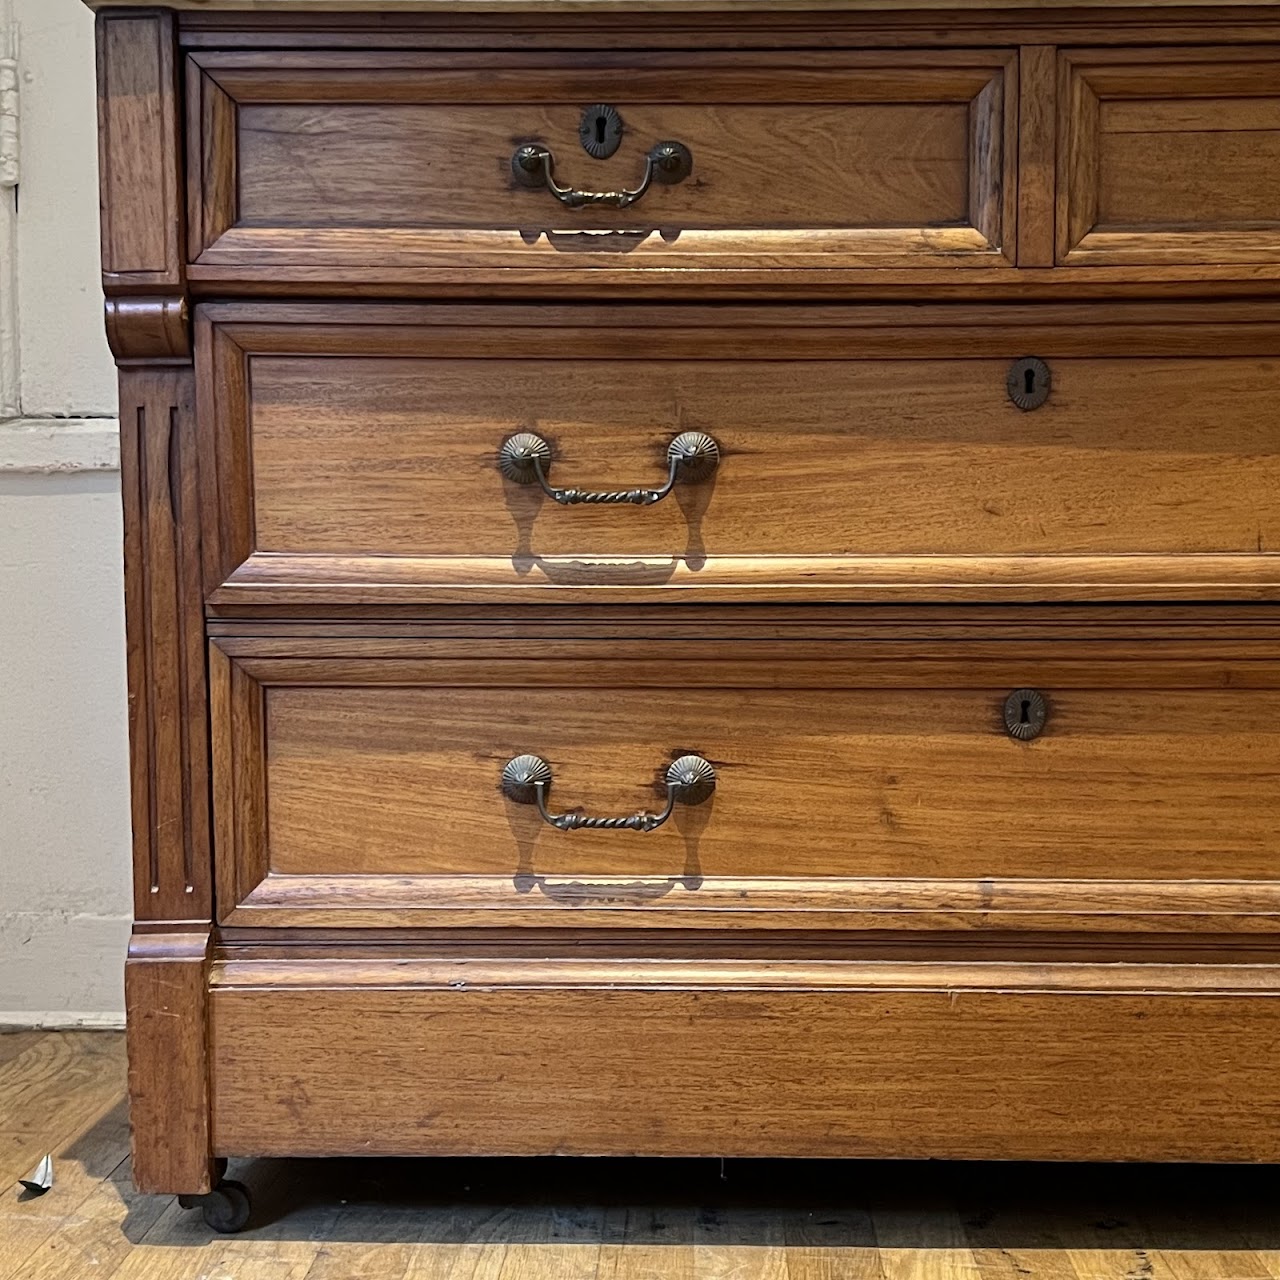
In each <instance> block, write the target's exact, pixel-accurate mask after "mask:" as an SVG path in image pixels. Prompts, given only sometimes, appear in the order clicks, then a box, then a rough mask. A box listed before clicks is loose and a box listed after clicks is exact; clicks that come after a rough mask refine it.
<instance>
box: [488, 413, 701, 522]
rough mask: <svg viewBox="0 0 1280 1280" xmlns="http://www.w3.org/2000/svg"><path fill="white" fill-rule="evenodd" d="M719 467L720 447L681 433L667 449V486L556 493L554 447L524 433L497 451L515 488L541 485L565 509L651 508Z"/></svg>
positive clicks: (695, 433) (697, 433)
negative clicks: (550, 475)
mask: <svg viewBox="0 0 1280 1280" xmlns="http://www.w3.org/2000/svg"><path fill="white" fill-rule="evenodd" d="M719 463H720V446H719V445H718V444H717V443H716V442H715V441H714V440H713V439H712V438H711V437H710V436H709V435H707V434H706V433H705V432H702V431H682V432H681V433H680V434H679V435H678V436H676V438H675V439H674V440H672V442H671V443H670V444H669V445H668V446H667V467H668V471H667V482H666V484H664V485H662V486H661V487H660V488H657V489H604V490H591V489H557V488H555V487H554V486H553V485H552V484H550V483H549V482H548V480H547V468H548V467H549V466H550V465H551V446H550V445H549V444H548V443H547V442H546V441H545V440H544V439H543V438H542V437H541V436H539V435H534V433H533V432H532V431H521V432H520V433H519V434H518V435H514V436H511V437H509V438H508V439H507V440H505V441H503V445H502V448H501V449H500V450H499V451H498V466H499V468H500V469H501V471H502V474H503V475H504V476H506V477H507V479H508V480H514V481H515V482H516V484H538V485H541V486H542V491H543V493H545V494H546V495H547V497H549V498H554V499H555V501H556V502H558V503H559V504H560V505H561V506H562V507H573V506H578V505H579V504H580V503H621V502H629V503H631V505H632V506H636V507H651V506H652V505H653V504H654V503H655V502H661V501H662V499H663V498H665V497H666V496H667V494H669V493H670V492H671V490H672V489H674V488H675V484H676V481H677V480H682V479H683V480H702V479H704V478H705V477H706V476H709V475H710V474H711V473H712V472H713V471H714V470H715V469H716V467H717V466H718V465H719Z"/></svg>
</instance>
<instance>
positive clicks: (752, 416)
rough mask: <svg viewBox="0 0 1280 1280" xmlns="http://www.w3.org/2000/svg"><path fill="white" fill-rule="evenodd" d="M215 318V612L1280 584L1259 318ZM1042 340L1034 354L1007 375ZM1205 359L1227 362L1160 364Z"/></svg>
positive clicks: (1271, 409) (1269, 361)
mask: <svg viewBox="0 0 1280 1280" xmlns="http://www.w3.org/2000/svg"><path fill="white" fill-rule="evenodd" d="M222 314H225V311H224V309H222V308H212V309H210V311H209V313H208V317H207V318H210V319H212V323H210V324H208V325H206V326H204V328H203V334H204V337H203V342H204V343H205V344H206V351H207V352H208V355H209V359H210V360H211V362H212V364H213V367H214V374H213V378H212V380H211V384H210V389H209V394H210V396H211V398H212V403H211V404H210V405H209V410H210V418H211V423H210V425H211V428H212V435H213V436H216V457H214V458H212V459H211V461H210V466H211V468H217V469H218V470H219V471H220V472H221V477H220V483H221V486H222V508H223V512H224V515H229V516H230V520H231V523H230V526H229V527H226V528H224V534H225V536H226V539H227V545H226V546H225V547H224V554H223V556H222V563H221V565H220V570H219V572H220V575H221V576H219V577H218V578H217V579H216V580H215V581H213V582H211V583H210V587H211V588H213V589H216V588H218V587H219V586H221V584H222V583H223V582H224V581H225V580H226V578H227V576H228V575H230V576H231V582H230V591H229V594H226V595H225V596H223V597H222V598H223V599H225V600H226V601H227V602H231V601H232V599H233V598H238V596H237V593H239V596H244V595H245V593H257V596H256V598H262V595H263V593H264V592H265V593H268V594H269V593H270V592H271V591H272V590H273V589H278V590H281V591H285V590H287V591H290V592H292V593H293V594H291V595H290V596H289V597H288V598H289V599H290V600H291V601H294V602H308V603H311V602H317V603H318V602H321V601H326V602H328V601H332V600H333V599H335V598H337V596H336V593H338V592H340V591H345V592H346V596H345V597H344V598H347V599H354V600H356V601H359V600H362V599H377V598H386V596H387V593H399V594H398V595H397V596H396V598H405V599H414V598H419V599H421V598H439V593H441V592H446V593H447V592H448V591H450V590H455V591H461V592H465V591H467V590H472V591H475V590H476V589H484V590H487V591H489V592H490V593H491V594H496V595H498V596H501V595H502V594H504V593H506V594H507V595H509V596H517V595H527V594H529V593H530V592H537V591H539V590H540V589H542V590H553V591H554V590H564V589H573V588H581V589H587V590H610V591H613V592H615V593H621V592H626V591H630V592H632V593H643V592H645V591H650V592H652V591H653V590H654V589H655V588H670V587H678V588H682V589H685V590H698V589H702V590H705V591H707V592H717V591H719V592H734V591H736V592H738V593H739V594H740V595H741V594H743V593H745V592H747V591H749V590H751V589H755V588H768V589H770V590H771V591H779V592H788V593H791V594H792V595H803V594H805V593H806V592H809V593H814V592H818V591H826V592H828V593H835V594H837V595H841V594H843V595H846V596H849V595H852V596H856V595H857V593H858V592H862V593H863V594H864V595H865V594H868V593H874V592H876V591H879V590H884V589H886V588H894V589H898V590H902V591H908V592H909V591H911V590H915V591H916V592H917V593H918V594H920V595H926V596H927V595H929V594H931V593H932V595H933V596H934V597H935V598H936V595H937V593H938V590H939V588H943V589H954V588H955V587H957V586H961V587H963V586H965V585H966V584H968V586H969V587H970V589H972V590H982V591H986V592H990V591H991V590H992V589H993V588H994V589H997V590H1000V589H1005V588H1011V587H1016V586H1021V587H1023V588H1025V589H1027V590H1043V589H1044V588H1045V586H1046V585H1047V586H1049V587H1050V588H1051V590H1053V591H1056V592H1058V593H1063V592H1070V591H1073V590H1074V591H1076V592H1078V593H1079V594H1082V595H1087V594H1091V593H1094V592H1104V591H1108V590H1109V591H1110V592H1111V593H1112V595H1113V597H1117V596H1118V597H1119V598H1125V597H1126V596H1132V595H1133V594H1135V593H1136V594H1154V595H1157V596H1158V597H1166V596H1168V595H1170V594H1173V595H1179V594H1182V595H1196V594H1197V593H1198V594H1200V595H1202V596H1208V597H1209V598H1217V597H1219V596H1221V595H1223V594H1224V593H1225V587H1224V584H1231V585H1232V586H1234V587H1236V588H1239V587H1241V586H1246V587H1247V588H1248V589H1251V590H1252V589H1258V590H1266V589H1268V588H1269V587H1270V586H1271V585H1273V584H1274V582H1275V579H1276V575H1275V570H1274V569H1273V568H1272V567H1271V558H1270V557H1269V556H1268V555H1266V554H1265V553H1267V552H1270V551H1271V550H1272V548H1274V547H1275V546H1277V545H1278V544H1280V525H1278V524H1277V506H1276V503H1275V494H1276V493H1277V492H1278V491H1280V452H1277V450H1276V418H1275V403H1276V394H1277V390H1280V364H1277V362H1276V360H1275V359H1274V358H1273V357H1272V356H1271V355H1270V354H1266V355H1260V354H1251V355H1246V354H1241V355H1238V356H1237V357H1235V358H1226V351H1227V350H1229V349H1230V347H1231V344H1232V343H1237V344H1238V346H1239V349H1240V350H1241V351H1242V352H1243V351H1248V350H1249V349H1252V350H1253V351H1254V352H1258V351H1267V352H1270V351H1271V350H1273V344H1275V345H1274V349H1275V350H1280V342H1278V341H1277V337H1276V335H1275V334H1274V333H1271V332H1270V326H1251V327H1249V328H1247V329H1246V328H1245V327H1243V326H1242V327H1241V328H1240V330H1239V331H1238V332H1233V331H1231V330H1229V329H1228V330H1224V329H1223V328H1222V327H1220V326H1213V325H1211V324H1206V325H1205V326H1204V328H1203V330H1202V331H1199V332H1198V333H1197V332H1192V333H1189V334H1188V333H1177V334H1172V333H1165V332H1163V331H1161V330H1160V329H1159V328H1158V327H1157V326H1152V327H1151V328H1143V327H1138V326H1130V327H1129V328H1127V329H1125V328H1122V327H1119V326H1117V327H1115V328H1113V329H1110V330H1107V331H1106V332H1105V333H1103V334H1101V335H1100V336H1099V337H1098V338H1097V340H1096V342H1095V341H1093V340H1092V338H1091V335H1090V333H1089V331H1088V329H1080V330H1071V329H1047V330H1046V331H1045V332H1042V333H1039V334H1036V333H1029V332H1027V331H1026V330H1024V329H1023V328H1021V327H1019V326H1017V325H1016V324H1014V323H1012V322H1010V323H1008V324H1003V325H992V326H990V327H988V328H985V329H982V330H978V329H977V328H976V327H974V326H973V325H971V324H970V325H965V324H964V323H963V322H961V323H959V324H958V326H957V327H953V328H944V329H939V330H913V331H905V330H899V329H895V328H894V327H893V326H891V325H889V326H886V327H884V328H873V327H869V326H866V325H859V324H855V323H854V322H852V321H851V320H850V319H849V316H848V313H845V312H842V311H838V310H833V311H832V312H829V313H827V314H826V316H825V317H824V318H825V319H827V320H828V321H829V323H828V324H814V323H812V322H806V319H805V318H804V317H803V316H798V315H797V314H796V313H794V312H790V313H787V312H784V313H782V314H781V315H778V316H777V317H776V318H775V317H774V316H773V315H771V314H769V313H768V312H745V313H743V312H736V313H731V314H729V315H728V316H727V317H725V316H723V315H720V314H717V313H715V312H706V311H702V312H698V311H693V312H691V313H681V312H678V311H677V312H669V313H667V315H666V317H665V326H666V327H663V325H664V321H663V319H662V318H661V317H659V318H658V319H654V318H653V317H652V316H651V315H649V316H643V315H639V314H633V313H631V312H628V311H626V310H625V309H623V310H613V311H601V310H596V309H590V308H589V309H586V310H585V311H584V312H582V313H573V312H563V311H561V312H547V313H545V314H544V313H542V312H539V311H537V310H536V309H520V308H513V309H511V310H510V311H509V312H506V313H494V312H481V313H472V316H471V319H473V320H474V319H475V317H476V315H477V314H478V315H479V316H480V317H481V318H480V322H479V323H475V324H468V323H467V321H466V319H465V318H464V319H462V320H460V322H459V323H457V324H450V323H448V321H449V320H450V319H451V318H452V317H450V316H449V314H448V312H447V311H446V312H444V313H443V314H442V313H440V312H434V311H424V310H421V309H398V308H397V309H392V310H389V311H387V312H385V313H384V312H379V311H376V310H374V309H364V310H362V311H360V312H359V313H358V314H357V315H356V316H354V317H353V319H359V320H360V321H362V322H361V323H354V322H353V323H351V324H349V325H347V326H345V327H341V326H340V324H330V323H315V324H312V323H293V324H291V323H279V324H275V323H271V322H270V320H269V319H266V317H270V315H271V314H272V313H271V310H270V309H265V311H264V312H263V313H262V314H263V315H264V322H262V323H254V322H253V321H252V320H249V321H248V322H246V323H236V322H228V323H220V322H219V321H218V317H219V316H220V315H222ZM253 314H254V313H253V312H252V310H251V309H250V310H249V315H250V316H252V315H253ZM291 314H293V315H295V316H298V317H299V318H304V317H306V316H307V315H312V316H316V317H322V313H321V312H320V311H318V310H317V311H312V312H308V311H307V310H306V309H297V311H295V312H293V313H291ZM343 315H344V312H343V310H342V309H341V308H338V309H334V310H333V311H331V312H330V316H331V317H332V319H333V320H334V321H339V322H340V321H341V319H342V318H343ZM324 318H328V317H324ZM379 320H381V321H383V323H376V322H375V321H379ZM395 320H400V321H403V322H404V323H390V322H391V321H395ZM415 321H420V322H415ZM441 321H443V322H441ZM490 321H491V322H490ZM593 321H594V322H595V323H594V324H593V323H592V322H593ZM1269 335H1270V336H1269ZM1028 342H1038V343H1039V344H1042V345H1043V348H1044V350H1043V352H1042V354H1043V355H1045V356H1046V357H1047V358H1046V360H1045V361H1044V363H1043V365H1042V366H1041V365H1034V364H1033V365H1027V366H1026V367H1025V369H1024V368H1023V366H1022V365H1021V364H1019V363H1018V362H1017V361H1016V360H1015V359H1014V357H1016V356H1017V355H1019V354H1025V348H1023V347H1021V344H1024V343H1028ZM1135 344H1137V345H1138V346H1139V350H1138V352H1136V353H1133V354H1129V353H1127V352H1126V351H1125V347H1126V346H1132V345H1135ZM1201 345H1203V346H1204V347H1205V348H1209V347H1216V348H1217V349H1218V350H1219V351H1222V352H1223V355H1222V356H1221V357H1219V358H1204V357H1202V356H1200V355H1197V354H1183V355H1175V354H1174V353H1175V352H1176V351H1179V350H1181V351H1183V352H1186V351H1188V350H1190V351H1191V352H1193V353H1194V352H1196V351H1197V350H1198V349H1199V348H1200V346H1201ZM1063 349H1065V352H1066V353H1064V354H1062V355H1061V356H1059V355H1057V354H1056V352H1057V351H1058V350H1063ZM1095 349H1096V354H1091V352H1093V351H1094V350H1095ZM1117 349H1118V351H1119V353H1120V354H1118V355H1112V354H1110V352H1111V351H1114V350H1117ZM892 351H897V352H901V353H902V354H904V355H906V356H907V357H908V358H905V359H903V358H885V356H884V355H883V354H881V353H883V352H892ZM1148 351H1150V352H1155V353H1157V354H1158V355H1159V358H1150V357H1149V356H1148V355H1147V354H1145V352H1148ZM1020 369H1021V370H1022V372H1019V370H1020ZM1037 369H1042V370H1043V372H1042V373H1037V372H1036V370H1037ZM1011 375H1012V379H1011ZM1026 379H1030V380H1031V383H1032V384H1034V386H1031V387H1030V388H1029V387H1028V385H1027V383H1026ZM1028 389H1030V390H1031V391H1035V390H1037V389H1038V390H1041V391H1043V392H1045V393H1047V399H1046V400H1045V402H1044V403H1043V404H1041V405H1039V407H1035V406H1036V404H1037V403H1038V401H1037V400H1036V398H1035V397H1034V395H1033V396H1031V397H1028V395H1027V394H1026V393H1027V391H1028ZM1206 406H1212V409H1206ZM1259 553H1264V554H1259ZM246 560H249V561H250V563H248V564H245V561H246ZM1046 562H1050V563H1048V567H1046ZM1037 574H1039V578H1037V577H1036V575H1037ZM1055 575H1056V576H1055ZM1064 584H1065V585H1064ZM1091 584H1096V585H1091ZM1041 598H1043V597H1041Z"/></svg>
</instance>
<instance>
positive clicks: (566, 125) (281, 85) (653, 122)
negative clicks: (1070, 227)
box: [188, 52, 1017, 271]
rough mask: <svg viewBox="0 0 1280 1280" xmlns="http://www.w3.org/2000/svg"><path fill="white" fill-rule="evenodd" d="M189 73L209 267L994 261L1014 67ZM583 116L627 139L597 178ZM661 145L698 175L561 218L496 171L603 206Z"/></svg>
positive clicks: (1006, 214) (942, 63)
mask: <svg viewBox="0 0 1280 1280" xmlns="http://www.w3.org/2000/svg"><path fill="white" fill-rule="evenodd" d="M188 75H189V77H190V78H191V79H198V80H199V81H201V83H200V84H199V85H197V86H195V87H194V88H193V89H192V92H193V94H195V95H197V96H198V98H199V100H200V102H201V104H202V107H203V110H202V111H201V112H200V113H193V116H192V128H193V130H197V131H198V133H197V134H196V136H193V137H192V138H191V140H190V151H191V154H192V156H193V162H192V183H193V189H194V191H195V192H196V194H195V196H194V197H193V198H194V200H195V201H196V203H195V205H193V214H194V211H195V210H196V209H199V210H200V213H201V217H202V223H203V227H204V235H203V238H202V239H200V240H198V241H196V242H195V243H193V244H192V246H191V253H192V256H193V259H194V261H195V262H196V263H198V264H199V265H201V266H205V267H213V268H228V269H234V268H235V267H236V266H238V265H245V264H249V263H253V262H255V261H265V262H270V263H272V264H275V265H279V266H296V265H311V264H314V265H320V266H325V265H332V266H334V267H342V266H345V265H354V266H359V265H361V264H363V263H367V262H370V261H380V260H382V261H385V260H387V259H388V258H390V259H391V260H393V261H395V262H397V263H398V264H399V265H401V266H404V267H428V268H429V267H433V266H443V267H447V266H450V265H456V264H458V263H467V264H470V265H473V266H475V267H478V268H486V267H487V268H512V269H517V270H521V271H537V270H539V269H540V268H544V267H546V268H556V267H563V266H567V265H573V264H574V263H575V262H581V263H582V265H583V267H584V269H589V268H590V264H591V263H592V262H593V261H596V260H603V261H609V262H614V263H617V262H619V261H622V262H624V263H626V264H632V265H635V266H637V267H639V266H644V267H649V268H655V269H659V268H661V269H675V268H681V267H694V266H698V265H712V266H715V267H716V268H717V269H723V268H735V267H738V268H751V267H754V266H761V265H763V266H768V267H796V268H804V267H816V266H825V267H839V266H844V265H859V264H862V263H867V264H871V263H876V262H879V263H883V264H885V265H895V264H896V265H907V266H915V265H921V266H923V265H930V264H932V265H935V266H936V265H938V264H939V263H940V262H942V261H946V262H947V264H948V265H957V264H958V263H959V262H961V261H963V259H964V257H965V256H966V255H968V256H971V257H973V258H974V259H975V260H984V259H985V260H987V261H991V260H994V261H995V262H996V263H997V264H999V265H1008V261H1007V260H1006V259H1005V258H1003V257H1002V255H1001V249H1002V245H1003V243H1004V241H1005V230H1004V228H1005V227H1006V225H1007V226H1008V227H1009V228H1010V229H1011V228H1012V224H1013V193H1014V190H1015V182H1014V169H1013V164H1014V158H1015V152H1016V137H1017V134H1016V129H1017V118H1016V108H1015V103H1016V72H1015V69H1014V66H1013V64H1012V63H1011V61H1010V59H1009V55H1008V54H1006V53H1002V52H994V53H977V54H959V53H946V52H928V53H903V54H899V53H876V54H869V55H866V54H856V53H851V54H822V53H811V54H809V55H807V56H806V57H805V58H804V60H803V62H801V63H799V64H796V63H794V62H791V63H788V62H784V61H779V60H777V59H768V58H761V57H760V56H757V55H729V54H720V55H716V54H700V55H680V54H671V55H666V56H663V57H661V58H658V57H657V56H656V55H650V56H648V57H646V58H645V59H643V60H642V61H640V62H634V61H631V62H628V60H627V59H622V60H617V59H603V58H601V57H599V56H596V57H584V56H580V55H579V56H569V57H565V58H560V59H552V58H547V57H539V58H536V59H535V58H529V57H523V56H520V55H494V56H493V57H492V58H489V59H485V58H482V57H476V58H471V59H466V60H463V61H460V60H459V59H458V58H457V57H443V58H442V57H440V56H433V55H429V54H405V55H386V54H370V55H367V56H365V57H361V58H356V59H352V58H351V57H350V56H349V55H345V54H326V53H322V52H317V53H308V54H303V55H293V56H290V55H279V54H271V55H246V54H218V53H209V54H196V55H193V56H192V58H191V59H190V60H189V67H188ZM620 85H621V86H625V91H624V92H621V93H620V92H619V86H620ZM596 101H610V102H613V103H614V105H616V107H617V108H618V110H619V111H620V112H621V114H622V117H623V120H624V122H625V125H626V132H625V136H624V139H623V144H622V146H621V148H620V150H619V151H618V153H617V154H616V155H615V156H614V157H612V158H611V159H609V160H608V161H599V160H593V159H592V158H591V157H589V156H587V155H586V154H585V153H584V151H583V148H582V146H581V144H580V141H579V138H578V125H579V121H580V119H581V115H582V109H583V104H584V103H591V102H596ZM800 138H803V139H806V140H807V141H806V142H805V145H803V146H799V145H797V142H796V139H800ZM667 139H675V140H678V141H680V142H682V143H684V144H685V145H686V146H687V147H689V148H690V150H691V151H692V153H693V157H694V159H693V174H692V176H691V178H690V179H689V180H688V181H687V182H682V183H680V184H678V185H674V186H670V187H661V186H657V185H655V186H654V187H653V189H652V190H650V191H649V192H648V193H647V194H646V195H645V197H644V198H643V200H641V201H638V202H637V203H636V204H635V206H634V207H633V208H630V209H626V210H619V209H609V208H605V209H594V208H591V207H588V208H586V209H582V210H572V211H566V210H565V209H564V208H562V207H561V206H560V205H558V204H557V203H556V202H555V201H554V200H553V199H552V198H551V197H550V195H549V194H548V193H547V192H546V191H541V190H536V191H530V190H527V189H525V188H522V187H519V186H517V185H516V184H515V182H514V181H513V179H512V177H511V173H510V167H509V166H510V159H511V155H512V152H513V150H514V148H515V147H516V146H517V145H520V144H523V143H528V142H533V143H537V144H540V145H542V146H545V147H548V148H549V149H550V150H551V151H552V152H553V153H554V155H555V156H556V164H557V174H558V176H559V178H560V180H561V181H562V182H564V181H570V182H573V183H574V184H575V185H578V186H582V187H588V188H595V189H602V190H616V189H618V188H620V187H623V186H626V185H630V184H631V183H633V182H634V180H635V179H636V178H637V177H638V176H639V173H640V170H641V167H642V159H643V155H644V152H645V151H646V150H647V148H649V147H650V146H652V145H654V143H656V142H660V141H663V140H667ZM198 225H200V224H197V223H196V222H195V221H194V217H193V227H194V226H198ZM590 231H597V232H603V231H608V232H610V233H616V234H613V235H603V236H602V235H598V234H597V235H589V234H585V233H586V232H590ZM708 259H709V260H710V261H707V260H708Z"/></svg>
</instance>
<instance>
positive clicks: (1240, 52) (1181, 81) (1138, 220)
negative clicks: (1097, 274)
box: [1059, 48, 1280, 265]
mask: <svg viewBox="0 0 1280 1280" xmlns="http://www.w3.org/2000/svg"><path fill="white" fill-rule="evenodd" d="M1060 83H1061V97H1062V116H1061V121H1062V131H1063V135H1062V136H1063V146H1062V148H1061V149H1060V155H1059V164H1060V169H1059V191H1060V193H1061V197H1062V204H1061V209H1060V214H1061V222H1060V226H1059V254H1060V258H1061V260H1064V261H1065V262H1067V263H1068V264H1071V265H1077V264H1078V265H1090V264H1094V265H1106V264H1114V265H1126V264H1130V265H1139V264H1150V265H1174V264H1178V263H1197V262H1199V263H1233V262H1234V263H1241V264H1243V263H1250V262H1255V263H1274V262H1277V261H1280V237H1278V236H1277V230H1280V214H1278V213H1277V210H1280V51H1278V50H1277V49H1275V48H1255V49H1229V50H1212V49H1198V50H1197V49H1183V50H1161V51H1147V52H1146V53H1144V52H1142V51H1140V50H1139V51H1131V50H1125V51H1106V50H1072V51H1069V52H1065V53H1063V54H1062V55H1061V56H1060Z"/></svg>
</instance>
